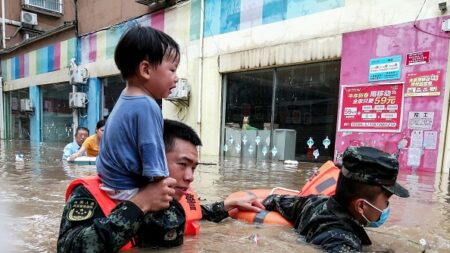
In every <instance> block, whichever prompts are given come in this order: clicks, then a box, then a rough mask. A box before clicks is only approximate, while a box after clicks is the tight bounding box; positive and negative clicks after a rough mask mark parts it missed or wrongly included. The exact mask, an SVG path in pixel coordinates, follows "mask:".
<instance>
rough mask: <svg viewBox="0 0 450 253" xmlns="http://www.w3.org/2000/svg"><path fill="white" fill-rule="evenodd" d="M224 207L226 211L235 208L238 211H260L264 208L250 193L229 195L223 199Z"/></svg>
mask: <svg viewBox="0 0 450 253" xmlns="http://www.w3.org/2000/svg"><path fill="white" fill-rule="evenodd" d="M224 207H225V210H226V211H229V210H231V209H233V208H237V209H239V210H240V211H252V212H260V211H261V210H264V209H265V208H264V206H263V204H262V203H261V202H260V201H259V200H258V199H257V198H256V196H255V195H252V194H246V195H245V196H232V195H230V196H228V197H227V198H226V199H225V201H224Z"/></svg>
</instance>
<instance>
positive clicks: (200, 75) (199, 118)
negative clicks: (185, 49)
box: [197, 0, 205, 137]
mask: <svg viewBox="0 0 450 253" xmlns="http://www.w3.org/2000/svg"><path fill="white" fill-rule="evenodd" d="M204 2H205V1H204V0H201V1H200V38H199V39H200V45H199V57H198V61H199V63H198V78H199V87H198V100H197V125H198V135H199V136H200V137H201V136H202V96H203V33H204V31H203V29H204V27H203V20H204V17H205V6H204Z"/></svg>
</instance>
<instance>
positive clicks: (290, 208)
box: [262, 194, 307, 222]
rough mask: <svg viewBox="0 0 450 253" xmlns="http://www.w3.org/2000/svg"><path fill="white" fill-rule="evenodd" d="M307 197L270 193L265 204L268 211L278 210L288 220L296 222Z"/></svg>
mask: <svg viewBox="0 0 450 253" xmlns="http://www.w3.org/2000/svg"><path fill="white" fill-rule="evenodd" d="M306 200H307V199H306V198H303V197H300V196H291V195H277V194H275V195H269V196H268V197H267V198H266V199H265V200H264V201H263V203H262V204H263V205H264V206H265V207H266V210H267V211H277V212H279V213H280V214H281V215H282V216H283V217H284V218H285V219H286V220H289V221H291V222H294V221H295V220H296V219H297V216H298V214H299V213H301V212H300V211H301V210H302V207H303V205H304V203H305V201H306Z"/></svg>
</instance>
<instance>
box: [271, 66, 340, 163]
mask: <svg viewBox="0 0 450 253" xmlns="http://www.w3.org/2000/svg"><path fill="white" fill-rule="evenodd" d="M339 70H340V62H336V61H334V62H321V63H314V64H305V65H299V66H291V67H284V68H279V69H277V91H276V97H275V120H274V122H275V124H278V127H279V128H280V129H293V130H295V131H296V142H295V153H296V158H297V160H301V161H321V162H323V161H326V160H329V159H333V154H334V138H335V135H336V120H337V106H338V93H339ZM328 142H329V144H328ZM325 146H327V147H326V148H325ZM316 157H317V158H316Z"/></svg>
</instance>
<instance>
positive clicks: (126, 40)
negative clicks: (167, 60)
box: [114, 25, 180, 79]
mask: <svg viewBox="0 0 450 253" xmlns="http://www.w3.org/2000/svg"><path fill="white" fill-rule="evenodd" d="M167 56H174V57H175V58H179V56H180V48H179V46H178V43H177V42H175V40H174V39H172V37H170V36H169V35H167V34H166V33H164V32H161V31H158V30H156V29H153V28H151V27H148V26H140V25H137V26H134V27H132V28H131V29H129V30H128V31H127V32H125V33H124V34H123V35H122V37H121V38H120V41H119V43H118V44H117V47H116V50H115V52H114V61H115V62H116V65H117V68H118V69H119V70H120V73H121V74H122V77H123V78H124V79H127V78H128V77H130V76H131V75H133V74H134V73H135V71H136V68H137V67H138V66H139V64H140V63H141V62H142V61H143V60H146V61H148V62H149V63H150V64H151V65H152V66H154V67H156V66H158V65H160V64H161V63H162V61H163V59H164V57H167Z"/></svg>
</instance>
